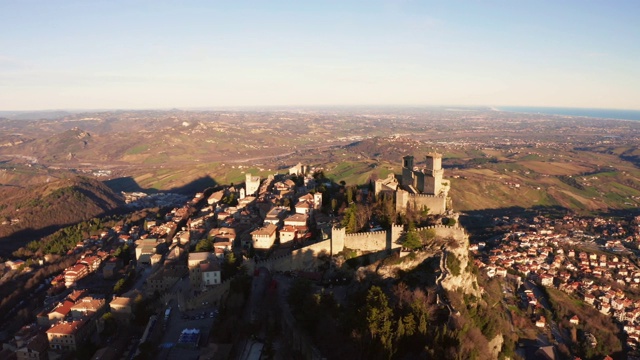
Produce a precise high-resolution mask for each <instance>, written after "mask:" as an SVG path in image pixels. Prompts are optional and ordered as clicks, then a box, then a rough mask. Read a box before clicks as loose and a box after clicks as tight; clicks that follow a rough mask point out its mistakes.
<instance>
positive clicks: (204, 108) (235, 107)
mask: <svg viewBox="0 0 640 360" xmlns="http://www.w3.org/2000/svg"><path fill="white" fill-rule="evenodd" d="M448 107H451V108H486V109H487V110H490V111H500V112H508V111H505V110H501V109H500V108H540V109H576V110H613V111H640V108H638V109H631V108H627V109H625V108H606V107H577V106H557V105H554V106H550V105H544V106H539V105H459V104H458V105H454V104H440V105H434V104H431V105H427V104H422V105H417V104H416V105H411V104H376V105H374V104H362V105H358V104H350V105H347V104H322V105H310V104H307V105H282V104H280V105H216V106H184V107H181V106H170V107H131V108H118V107H114V108H57V109H56V108H50V109H46V108H44V109H32V110H17V109H13V110H2V109H0V113H30V112H35V113H38V112H55V111H64V112H71V113H79V112H107V111H207V110H209V111H211V110H217V111H220V110H243V109H254V110H255V109H269V108H291V109H293V108H295V109H314V110H315V109H323V108H326V109H329V108H344V109H348V108H372V109H380V108H448Z"/></svg>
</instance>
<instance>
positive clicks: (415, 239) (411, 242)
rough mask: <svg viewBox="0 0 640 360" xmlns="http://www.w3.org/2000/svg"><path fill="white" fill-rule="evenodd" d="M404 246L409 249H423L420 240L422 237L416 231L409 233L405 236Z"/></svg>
mask: <svg viewBox="0 0 640 360" xmlns="http://www.w3.org/2000/svg"><path fill="white" fill-rule="evenodd" d="M402 246H403V247H405V248H407V249H411V250H415V249H418V248H420V247H422V241H421V240H420V236H418V233H417V232H416V231H415V230H414V231H409V232H407V234H406V235H405V238H404V241H403V242H402Z"/></svg>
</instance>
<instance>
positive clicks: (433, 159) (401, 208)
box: [375, 153, 451, 215]
mask: <svg viewBox="0 0 640 360" xmlns="http://www.w3.org/2000/svg"><path fill="white" fill-rule="evenodd" d="M402 160H403V161H402V174H401V177H400V181H398V178H397V177H396V175H395V174H393V173H392V174H389V176H387V178H386V179H378V180H376V182H375V194H376V196H378V194H380V193H387V194H392V195H395V203H396V211H397V212H405V211H406V210H407V208H408V207H411V208H412V209H417V210H422V209H424V208H425V207H426V208H428V209H429V213H430V214H440V215H442V214H445V213H446V212H447V211H448V210H450V209H451V199H450V198H449V197H448V194H449V188H450V183H449V181H448V180H443V179H442V176H443V175H444V170H443V169H442V154H437V153H429V154H427V156H426V158H425V167H424V168H422V169H419V168H417V167H416V166H414V157H413V156H405V157H404V158H403V159H402Z"/></svg>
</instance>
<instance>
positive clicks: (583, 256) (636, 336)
mask: <svg viewBox="0 0 640 360" xmlns="http://www.w3.org/2000/svg"><path fill="white" fill-rule="evenodd" d="M494 222H495V224H496V225H507V226H516V227H518V229H519V230H516V231H510V232H507V233H505V234H504V235H503V236H501V237H500V238H499V239H494V240H495V241H492V242H491V243H488V242H480V243H476V244H472V245H471V246H470V249H469V250H471V251H472V252H474V253H475V254H476V260H475V264H476V266H477V267H478V268H479V269H481V271H483V272H485V273H486V274H487V275H488V276H489V277H495V276H497V277H504V278H508V277H511V278H516V279H518V282H519V283H520V282H521V280H519V279H531V280H533V281H535V283H537V284H539V285H541V286H543V287H549V288H555V289H558V290H560V291H562V292H564V293H566V294H569V295H571V296H572V297H575V298H577V299H579V300H582V301H583V303H584V304H587V305H588V306H592V307H593V308H595V309H597V310H598V311H600V312H601V313H602V314H604V315H607V316H611V317H612V318H614V319H615V320H616V321H617V322H618V323H619V324H621V326H622V327H623V329H624V331H625V332H626V334H627V346H628V347H629V348H630V349H632V350H634V351H635V350H638V347H639V345H640V306H639V305H638V302H637V300H636V299H637V295H635V294H629V291H630V290H635V289H639V288H640V267H639V266H638V263H637V261H636V260H635V256H633V255H631V254H632V253H631V251H630V250H629V249H637V248H638V244H639V243H640V226H639V224H640V217H636V218H635V219H634V220H633V221H632V222H631V223H628V222H623V221H621V220H613V219H607V218H603V217H578V216H572V215H567V216H564V217H563V218H561V219H550V218H548V217H546V216H536V217H534V218H533V219H532V220H531V221H527V220H525V219H522V218H517V217H516V218H510V217H508V216H505V217H504V218H496V219H494ZM636 293H637V292H636ZM629 295H632V296H631V297H629ZM522 296H523V302H524V303H526V304H528V305H530V306H532V307H534V308H536V307H537V308H540V307H541V305H540V304H539V299H538V298H537V297H536V294H535V292H534V291H531V290H525V293H524V294H522ZM565 320H568V321H569V323H570V324H573V325H575V326H578V325H579V324H580V323H581V321H583V320H584V319H580V318H579V317H578V316H577V315H576V314H572V315H569V316H568V318H567V319H565ZM550 322H551V320H550V319H547V318H545V316H544V315H538V316H537V319H536V321H535V325H536V326H537V327H539V328H545V327H548V326H549V323H550ZM587 336H588V337H589V341H590V342H591V345H592V346H596V344H597V342H598V339H597V338H596V337H595V336H593V334H587Z"/></svg>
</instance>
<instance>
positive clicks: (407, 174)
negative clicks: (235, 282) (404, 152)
mask: <svg viewBox="0 0 640 360" xmlns="http://www.w3.org/2000/svg"><path fill="white" fill-rule="evenodd" d="M402 186H414V183H413V156H405V157H403V158H402Z"/></svg>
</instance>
